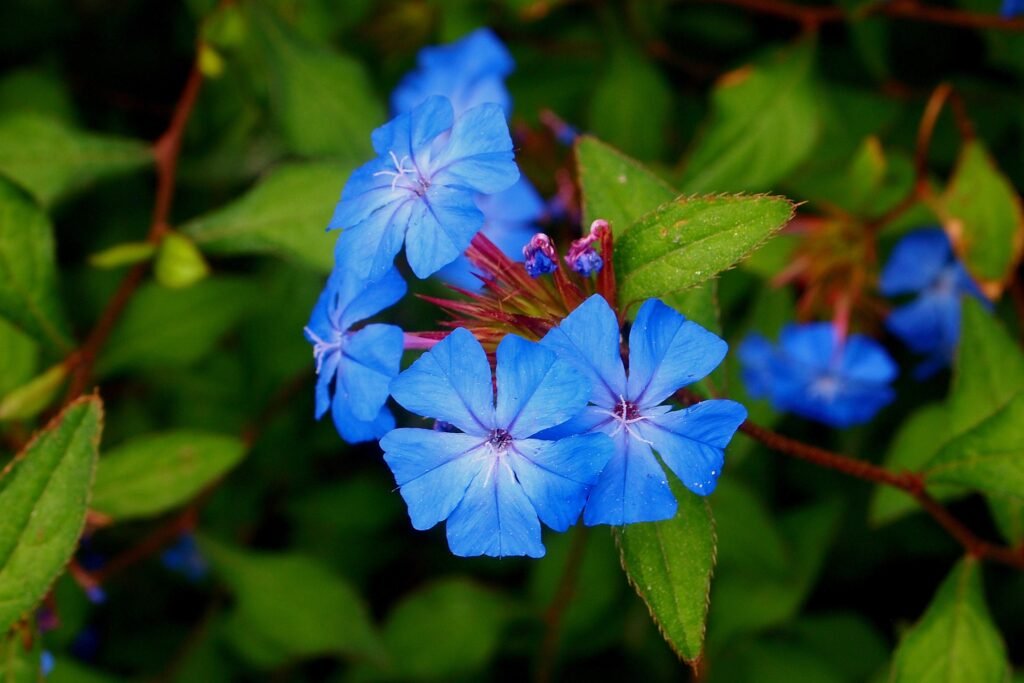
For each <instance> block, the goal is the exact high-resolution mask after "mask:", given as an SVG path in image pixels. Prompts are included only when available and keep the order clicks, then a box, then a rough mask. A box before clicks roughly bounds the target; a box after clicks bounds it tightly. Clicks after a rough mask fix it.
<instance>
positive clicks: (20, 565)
mask: <svg viewBox="0 0 1024 683" xmlns="http://www.w3.org/2000/svg"><path fill="white" fill-rule="evenodd" d="M102 424H103V409H102V404H101V403H100V400H99V399H98V398H96V397H87V398H82V399H79V400H77V401H75V402H74V403H72V404H71V405H69V406H68V407H67V408H66V409H65V410H64V411H63V412H62V413H61V414H60V415H58V416H57V417H56V418H54V420H53V421H52V422H51V423H50V425H49V426H48V427H47V428H46V429H45V430H44V431H43V432H41V433H40V434H39V435H38V436H36V438H35V439H33V441H32V442H31V443H30V444H29V445H28V446H26V447H25V449H24V450H23V451H22V452H21V453H20V454H19V455H18V457H17V458H15V459H14V460H13V461H11V463H10V464H9V465H8V466H7V467H6V468H5V469H4V471H3V472H2V473H0V509H2V510H3V511H4V514H3V516H2V517H0V631H3V632H6V631H7V629H9V628H10V627H11V624H13V623H14V622H15V621H16V620H18V619H20V618H22V617H23V616H25V615H26V614H27V613H28V612H29V610H31V609H32V608H33V607H34V606H35V605H36V604H38V603H39V601H40V600H42V599H43V596H44V595H45V594H46V591H47V590H48V589H49V587H50V585H51V584H52V583H53V581H54V579H55V578H56V577H57V575H58V574H59V573H60V572H61V571H62V570H63V569H64V566H65V565H66V564H67V562H68V560H69V559H70V558H71V554H72V553H73V552H74V550H75V547H76V545H77V544H78V536H79V534H81V532H82V527H83V526H84V524H85V512H86V506H87V505H88V501H89V491H90V489H91V487H92V480H93V474H94V473H95V470H96V458H97V452H98V448H99V440H100V432H101V430H102Z"/></svg>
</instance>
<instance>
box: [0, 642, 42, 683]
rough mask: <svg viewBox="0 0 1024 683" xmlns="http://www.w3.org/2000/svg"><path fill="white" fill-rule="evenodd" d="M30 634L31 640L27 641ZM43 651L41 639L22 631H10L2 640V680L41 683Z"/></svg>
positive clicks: (4, 681) (0, 648)
mask: <svg viewBox="0 0 1024 683" xmlns="http://www.w3.org/2000/svg"><path fill="white" fill-rule="evenodd" d="M26 635H28V639H29V642H26ZM41 655H42V652H41V650H40V647H39V639H38V638H33V637H32V636H31V635H29V634H26V633H25V632H22V631H21V630H20V629H15V630H12V631H10V632H9V633H8V634H7V635H6V636H4V637H3V640H0V681H3V683H39V681H41V680H43V674H42V671H40V665H39V664H40V657H41Z"/></svg>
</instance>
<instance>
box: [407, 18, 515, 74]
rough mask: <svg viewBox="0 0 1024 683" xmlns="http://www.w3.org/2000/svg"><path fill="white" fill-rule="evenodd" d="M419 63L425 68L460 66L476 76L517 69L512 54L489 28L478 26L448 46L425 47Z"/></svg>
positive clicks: (503, 72) (421, 52)
mask: <svg viewBox="0 0 1024 683" xmlns="http://www.w3.org/2000/svg"><path fill="white" fill-rule="evenodd" d="M419 64H420V66H421V67H423V68H425V69H441V68H445V67H457V68H459V69H461V70H463V71H466V72H468V73H472V74H474V75H476V74H480V73H493V74H498V75H502V76H507V75H508V74H510V73H512V70H513V69H514V68H515V62H514V61H513V60H512V55H511V54H509V51H508V49H507V48H506V47H505V45H504V43H502V42H501V40H500V39H499V38H498V36H496V35H495V34H494V32H493V31H491V29H489V28H478V29H476V30H475V31H472V32H470V33H467V34H466V35H465V36H463V37H462V38H460V39H459V40H457V41H455V42H453V43H451V44H449V45H441V46H436V47H425V48H423V49H422V50H420V54H419Z"/></svg>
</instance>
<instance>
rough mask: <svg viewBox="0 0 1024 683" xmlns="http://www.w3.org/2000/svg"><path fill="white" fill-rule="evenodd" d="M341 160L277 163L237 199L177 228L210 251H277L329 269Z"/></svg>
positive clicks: (347, 168)
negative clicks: (329, 225) (331, 224)
mask: <svg viewBox="0 0 1024 683" xmlns="http://www.w3.org/2000/svg"><path fill="white" fill-rule="evenodd" d="M351 170H352V168H351V167H350V166H348V165H345V164H330V165H328V164H317V163H308V164H293V165H287V166H281V167H279V168H277V169H275V170H274V171H272V172H271V173H270V174H268V175H267V176H266V177H265V178H264V179H262V180H261V181H260V182H259V183H258V184H257V185H256V186H255V187H254V188H253V189H251V190H250V191H249V192H248V193H247V194H245V195H244V196H242V197H241V198H240V199H237V200H235V201H234V202H232V203H230V204H228V205H227V206H225V207H222V208H220V209H217V210H216V211H213V212H212V213H209V214H206V215H205V216H200V217H199V218H195V219H193V220H191V221H189V222H188V223H186V224H185V225H184V226H182V228H181V231H182V232H184V233H186V234H187V235H189V236H190V237H192V238H193V239H194V240H195V241H196V243H197V244H199V245H200V246H201V247H202V248H203V250H204V251H206V252H208V253H211V254H227V255H233V254H266V253H270V254H277V255H279V256H282V257H284V258H286V259H289V260H291V261H296V262H298V263H301V264H304V265H307V266H310V267H312V268H314V269H316V270H318V271H321V272H324V273H327V272H330V270H331V268H333V267H334V242H335V240H336V239H337V234H336V233H328V232H327V231H326V228H327V222H328V221H329V220H330V218H331V211H332V210H333V207H334V204H335V203H336V202H337V201H338V197H339V196H340V195H341V185H342V184H343V181H344V178H345V176H346V175H347V173H348V172H350V171H351Z"/></svg>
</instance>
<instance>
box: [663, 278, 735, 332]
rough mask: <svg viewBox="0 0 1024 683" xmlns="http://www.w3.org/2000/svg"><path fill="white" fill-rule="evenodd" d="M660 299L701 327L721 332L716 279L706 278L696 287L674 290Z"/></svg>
mask: <svg viewBox="0 0 1024 683" xmlns="http://www.w3.org/2000/svg"><path fill="white" fill-rule="evenodd" d="M662 300H663V301H664V302H665V303H666V304H668V305H669V306H671V307H672V308H674V309H676V310H677V311H679V312H680V313H682V314H683V315H685V316H686V317H687V318H688V319H689V320H692V321H694V322H695V323H697V324H698V325H700V326H701V327H703V328H705V329H708V330H711V331H712V332H714V333H715V334H718V335H721V334H722V323H721V321H720V320H719V311H718V280H708V281H706V282H704V283H703V284H700V285H698V286H696V287H691V288H690V289H684V290H683V291H681V292H674V293H672V294H669V295H667V296H665V297H663V299H662Z"/></svg>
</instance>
